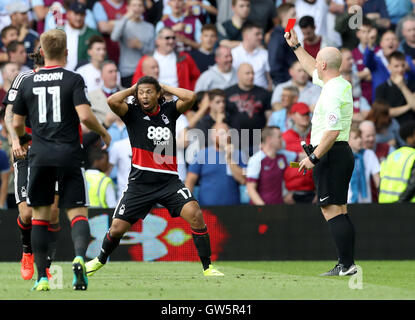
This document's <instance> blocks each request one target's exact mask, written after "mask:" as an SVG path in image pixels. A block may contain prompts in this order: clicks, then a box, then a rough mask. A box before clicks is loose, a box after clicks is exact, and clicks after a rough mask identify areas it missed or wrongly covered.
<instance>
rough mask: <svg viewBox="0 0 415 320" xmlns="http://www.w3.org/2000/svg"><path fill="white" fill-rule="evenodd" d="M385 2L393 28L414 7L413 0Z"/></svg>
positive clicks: (388, 0)
mask: <svg viewBox="0 0 415 320" xmlns="http://www.w3.org/2000/svg"><path fill="white" fill-rule="evenodd" d="M385 4H386V9H387V11H388V14H389V18H390V21H391V24H392V27H393V29H395V27H396V25H397V24H398V22H399V21H400V20H401V19H403V18H404V17H405V15H407V14H408V12H410V11H411V10H412V8H413V4H412V2H411V0H401V1H395V0H385Z"/></svg>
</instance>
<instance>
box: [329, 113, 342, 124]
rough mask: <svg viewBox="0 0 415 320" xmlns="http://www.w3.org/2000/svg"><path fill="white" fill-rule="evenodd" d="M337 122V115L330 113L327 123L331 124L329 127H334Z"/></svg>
mask: <svg viewBox="0 0 415 320" xmlns="http://www.w3.org/2000/svg"><path fill="white" fill-rule="evenodd" d="M337 121H339V118H338V117H337V115H336V114H335V113H329V114H328V115H327V122H328V124H329V126H331V127H332V126H334V125H335V124H336V123H337Z"/></svg>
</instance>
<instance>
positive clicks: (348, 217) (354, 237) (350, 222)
mask: <svg viewBox="0 0 415 320" xmlns="http://www.w3.org/2000/svg"><path fill="white" fill-rule="evenodd" d="M344 216H345V217H346V219H347V221H349V224H350V226H351V229H352V232H353V243H352V257H353V259H354V250H355V247H354V246H355V239H356V233H355V230H354V225H353V222H352V220H351V219H350V216H349V215H348V214H347V213H345V214H344Z"/></svg>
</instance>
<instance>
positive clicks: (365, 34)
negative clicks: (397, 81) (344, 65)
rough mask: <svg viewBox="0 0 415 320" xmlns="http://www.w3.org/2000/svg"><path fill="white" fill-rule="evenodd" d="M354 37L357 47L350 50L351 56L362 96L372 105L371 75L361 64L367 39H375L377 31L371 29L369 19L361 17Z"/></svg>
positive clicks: (362, 63)
mask: <svg viewBox="0 0 415 320" xmlns="http://www.w3.org/2000/svg"><path fill="white" fill-rule="evenodd" d="M356 36H357V38H358V39H359V45H358V46H357V47H355V48H354V49H353V50H352V56H353V60H354V62H355V64H356V67H357V76H358V77H359V79H360V87H361V89H362V95H363V97H365V99H366V100H367V101H368V102H369V103H372V81H371V80H372V74H371V72H370V70H369V68H367V67H366V65H365V64H364V62H363V53H364V52H365V50H366V47H367V45H368V41H369V37H371V36H372V37H373V38H374V39H376V36H377V30H376V28H373V26H372V23H371V21H370V20H369V19H367V18H365V17H363V20H362V25H361V27H360V28H359V29H358V30H357V32H356ZM371 41H372V42H373V40H371Z"/></svg>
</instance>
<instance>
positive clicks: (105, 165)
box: [85, 148, 117, 208]
mask: <svg viewBox="0 0 415 320" xmlns="http://www.w3.org/2000/svg"><path fill="white" fill-rule="evenodd" d="M89 163H90V164H91V167H90V168H89V169H88V170H86V172H85V178H86V181H87V184H88V196H89V205H90V207H91V208H115V207H116V205H117V201H116V200H117V198H116V193H115V187H114V183H113V182H112V180H111V178H110V177H108V176H107V175H106V172H108V171H109V169H110V163H109V161H108V152H107V151H106V150H101V149H99V148H94V149H92V150H91V151H90V152H89Z"/></svg>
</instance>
